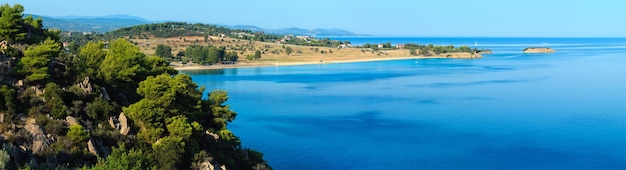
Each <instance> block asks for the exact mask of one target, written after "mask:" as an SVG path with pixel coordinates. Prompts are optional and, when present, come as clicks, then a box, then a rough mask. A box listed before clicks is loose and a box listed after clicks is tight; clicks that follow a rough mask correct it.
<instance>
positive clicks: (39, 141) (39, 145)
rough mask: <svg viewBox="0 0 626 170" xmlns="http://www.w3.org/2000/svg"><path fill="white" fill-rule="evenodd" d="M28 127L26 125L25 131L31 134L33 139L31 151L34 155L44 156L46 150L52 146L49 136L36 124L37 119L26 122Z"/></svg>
mask: <svg viewBox="0 0 626 170" xmlns="http://www.w3.org/2000/svg"><path fill="white" fill-rule="evenodd" d="M26 122H27V123H26V125H24V129H25V130H26V131H27V132H28V133H30V135H31V139H33V140H32V141H33V142H32V144H31V147H30V149H31V150H32V151H33V154H37V155H39V154H42V153H43V152H44V151H45V150H46V148H48V147H49V146H50V140H49V139H48V137H47V135H46V134H45V133H44V132H43V129H41V127H40V126H39V125H36V124H35V122H36V121H35V119H32V118H31V119H28V120H27V121H26Z"/></svg>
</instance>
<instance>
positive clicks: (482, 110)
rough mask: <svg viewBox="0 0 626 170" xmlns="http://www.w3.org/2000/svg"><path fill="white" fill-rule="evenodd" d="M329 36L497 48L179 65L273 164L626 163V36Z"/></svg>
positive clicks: (505, 166)
mask: <svg viewBox="0 0 626 170" xmlns="http://www.w3.org/2000/svg"><path fill="white" fill-rule="evenodd" d="M332 38H333V39H341V40H350V41H351V42H353V43H359V42H369V43H384V42H392V43H394V44H397V43H408V42H414V43H422V44H427V42H436V43H434V44H441V45H449V44H453V45H457V46H458V45H474V44H475V42H478V44H479V47H478V48H490V49H492V50H493V51H494V54H490V55H485V56H484V58H481V59H474V60H464V59H457V60H455V59H427V60H426V59H424V60H419V61H417V60H397V61H381V62H364V63H343V64H326V65H306V66H287V67H263V68H242V69H225V70H212V71H186V72H185V73H187V74H191V75H192V77H193V80H194V81H195V82H196V83H198V84H200V85H204V86H206V87H208V89H225V90H228V92H229V95H230V101H229V104H230V105H231V106H232V109H233V110H235V111H237V112H238V113H239V115H238V116H237V118H236V120H235V121H234V122H233V123H232V124H230V125H229V128H230V129H232V130H233V131H234V132H235V134H236V135H238V136H239V137H241V140H242V143H243V145H244V146H245V147H251V148H254V149H256V150H259V151H261V152H263V153H264V154H265V158H266V159H267V160H268V161H269V163H270V165H272V166H273V167H274V168H275V169H626V147H625V146H626V104H624V101H626V100H625V99H626V89H625V88H626V80H625V79H624V74H625V73H626V39H623V38H593V39H589V38H400V37H398V38H394V37H374V38H363V37H360V38H358V37H357V38H345V37H332ZM529 46H549V47H552V48H554V49H555V50H557V52H556V53H553V54H522V53H521V50H522V49H524V48H525V47H529Z"/></svg>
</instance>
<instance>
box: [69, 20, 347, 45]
mask: <svg viewBox="0 0 626 170" xmlns="http://www.w3.org/2000/svg"><path fill="white" fill-rule="evenodd" d="M62 35H63V37H62V41H63V42H77V43H78V45H81V44H85V43H87V42H89V41H109V40H113V39H117V38H130V39H132V38H138V39H148V38H150V37H153V36H154V37H157V38H169V37H180V36H203V37H204V41H207V38H208V36H219V37H230V38H235V39H240V40H251V41H261V42H280V43H284V44H294V45H308V46H324V47H337V46H339V45H341V44H348V43H349V42H344V41H336V40H330V39H328V38H325V39H315V38H311V37H308V36H293V35H277V34H266V33H264V32H252V31H250V30H238V29H229V28H225V27H221V26H215V25H207V24H199V23H196V24H189V23H185V22H164V23H154V24H143V25H137V26H133V27H127V28H121V29H118V30H115V31H111V32H107V33H104V34H102V33H96V32H92V33H80V32H65V33H63V34H62Z"/></svg>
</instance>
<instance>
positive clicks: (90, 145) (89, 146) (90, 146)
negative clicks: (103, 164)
mask: <svg viewBox="0 0 626 170" xmlns="http://www.w3.org/2000/svg"><path fill="white" fill-rule="evenodd" d="M87 149H88V150H89V153H91V154H93V155H96V156H98V150H96V147H95V146H94V144H93V141H92V140H91V139H89V141H87Z"/></svg>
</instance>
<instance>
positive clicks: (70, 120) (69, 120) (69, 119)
mask: <svg viewBox="0 0 626 170" xmlns="http://www.w3.org/2000/svg"><path fill="white" fill-rule="evenodd" d="M65 121H66V122H67V124H68V125H70V126H73V125H77V124H78V120H77V119H76V118H75V117H72V116H67V117H65Z"/></svg>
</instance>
